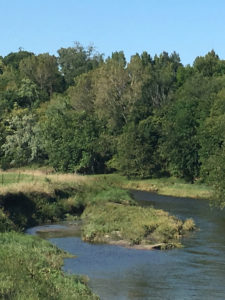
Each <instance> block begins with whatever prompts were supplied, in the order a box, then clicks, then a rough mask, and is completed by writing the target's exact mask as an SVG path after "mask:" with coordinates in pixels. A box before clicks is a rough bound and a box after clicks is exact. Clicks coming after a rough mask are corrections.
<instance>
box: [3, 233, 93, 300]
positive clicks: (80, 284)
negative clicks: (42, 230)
mask: <svg viewBox="0 0 225 300" xmlns="http://www.w3.org/2000/svg"><path fill="white" fill-rule="evenodd" d="M66 255H67V254H66V253H64V252H63V251H61V250H59V249H58V248H56V247H55V246H53V245H51V244H50V243H49V242H47V241H45V240H42V239H40V238H37V237H32V236H27V235H22V234H18V233H15V232H11V233H4V234H3V233H2V234H0V299H10V300H13V299H15V300H18V299H20V300H23V299H24V300H25V299H32V300H35V299H60V300H66V299H68V300H69V299H77V300H78V299H79V300H82V299H83V300H88V299H98V297H97V296H94V295H93V294H92V293H91V291H90V290H89V288H88V287H87V286H86V284H84V280H83V279H82V278H79V277H77V276H67V275H65V274H64V273H63V272H62V271H61V267H62V263H63V257H65V256H66ZM67 256H68V255H67Z"/></svg>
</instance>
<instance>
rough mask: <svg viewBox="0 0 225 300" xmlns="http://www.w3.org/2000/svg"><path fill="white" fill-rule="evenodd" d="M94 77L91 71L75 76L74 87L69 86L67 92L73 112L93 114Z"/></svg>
mask: <svg viewBox="0 0 225 300" xmlns="http://www.w3.org/2000/svg"><path fill="white" fill-rule="evenodd" d="M94 75H95V73H93V71H89V72H88V73H83V74H81V75H80V76H77V78H76V83H75V86H70V87H69V89H68V90H67V94H68V96H69V99H70V104H71V106H72V107H73V109H74V110H75V111H78V112H82V111H86V112H87V113H93V112H94V101H95V93H94V87H93V85H94Z"/></svg>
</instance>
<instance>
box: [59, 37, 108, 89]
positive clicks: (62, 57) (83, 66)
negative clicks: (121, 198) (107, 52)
mask: <svg viewBox="0 0 225 300" xmlns="http://www.w3.org/2000/svg"><path fill="white" fill-rule="evenodd" d="M58 54H59V57H58V63H59V66H60V70H61V72H62V74H63V76H64V78H65V81H66V84H67V86H69V85H73V84H74V78H76V77H77V76H79V75H81V74H83V73H86V72H88V71H90V70H93V69H95V68H96V67H97V66H99V64H100V63H101V62H102V61H103V58H102V57H103V55H102V54H99V53H97V52H95V50H94V47H93V46H89V47H87V49H85V48H84V47H83V46H81V45H80V44H79V43H78V42H76V43H75V45H74V47H69V48H60V49H59V50H58Z"/></svg>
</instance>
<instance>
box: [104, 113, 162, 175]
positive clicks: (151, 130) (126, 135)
mask: <svg viewBox="0 0 225 300" xmlns="http://www.w3.org/2000/svg"><path fill="white" fill-rule="evenodd" d="M159 137H160V134H159V132H158V126H157V122H156V119H155V118H153V117H149V118H147V119H145V120H142V121H140V122H139V123H138V124H135V123H134V122H130V123H129V124H127V125H126V126H125V127H124V128H123V133H122V134H121V135H120V136H119V137H118V143H117V153H116V155H115V156H114V157H113V158H112V160H111V161H110V162H109V166H111V167H113V168H115V169H117V170H119V171H120V172H121V173H122V174H124V175H127V176H129V177H140V178H147V177H153V176H157V175H159V174H160V171H161V166H160V159H159V156H158V154H159V153H158V141H159Z"/></svg>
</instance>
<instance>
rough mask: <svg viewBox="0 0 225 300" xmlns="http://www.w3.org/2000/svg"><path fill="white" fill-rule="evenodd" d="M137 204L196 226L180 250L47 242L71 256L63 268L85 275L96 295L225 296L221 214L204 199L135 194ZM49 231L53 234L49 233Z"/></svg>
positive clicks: (74, 240)
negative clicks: (194, 223)
mask: <svg viewBox="0 0 225 300" xmlns="http://www.w3.org/2000/svg"><path fill="white" fill-rule="evenodd" d="M134 196H135V198H136V199H138V200H140V201H141V203H142V205H154V206H155V207H156V208H162V209H165V210H167V211H169V212H171V213H173V214H176V215H177V216H179V217H181V218H183V219H184V218H189V217H192V218H193V219H194V221H195V222H196V224H197V226H198V228H199V230H198V231H196V232H195V233H192V234H190V235H189V236H188V237H187V238H185V239H184V240H183V244H184V248H182V249H174V250H169V251H143V250H134V249H126V248H122V247H118V246H110V245H93V244H88V243H84V242H82V241H81V240H80V238H79V237H77V235H76V236H71V235H70V236H69V237H68V235H67V233H66V231H64V235H66V236H64V237H62V236H61V237H57V238H56V237H53V235H52V238H50V241H51V242H52V243H54V244H56V245H57V246H58V247H60V248H62V249H64V250H66V251H68V252H70V253H72V254H74V255H76V258H67V259H65V264H64V270H65V271H67V272H69V273H75V274H85V275H88V277H89V278H90V282H89V284H90V286H91V287H92V289H93V290H94V292H95V293H97V294H99V295H100V297H101V299H105V300H112V299H113V300H114V299H115V300H116V299H117V300H118V299H119V300H123V299H171V300H173V299H179V300H182V299H188V300H189V299H212V300H214V299H221V300H222V299H225V238H224V236H225V235H224V233H225V215H224V212H221V211H219V210H215V209H214V210H211V209H210V208H209V206H208V204H207V202H206V201H203V200H195V199H183V198H174V197H166V196H159V195H155V194H151V193H147V192H140V191H138V192H134ZM51 234H53V233H51Z"/></svg>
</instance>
